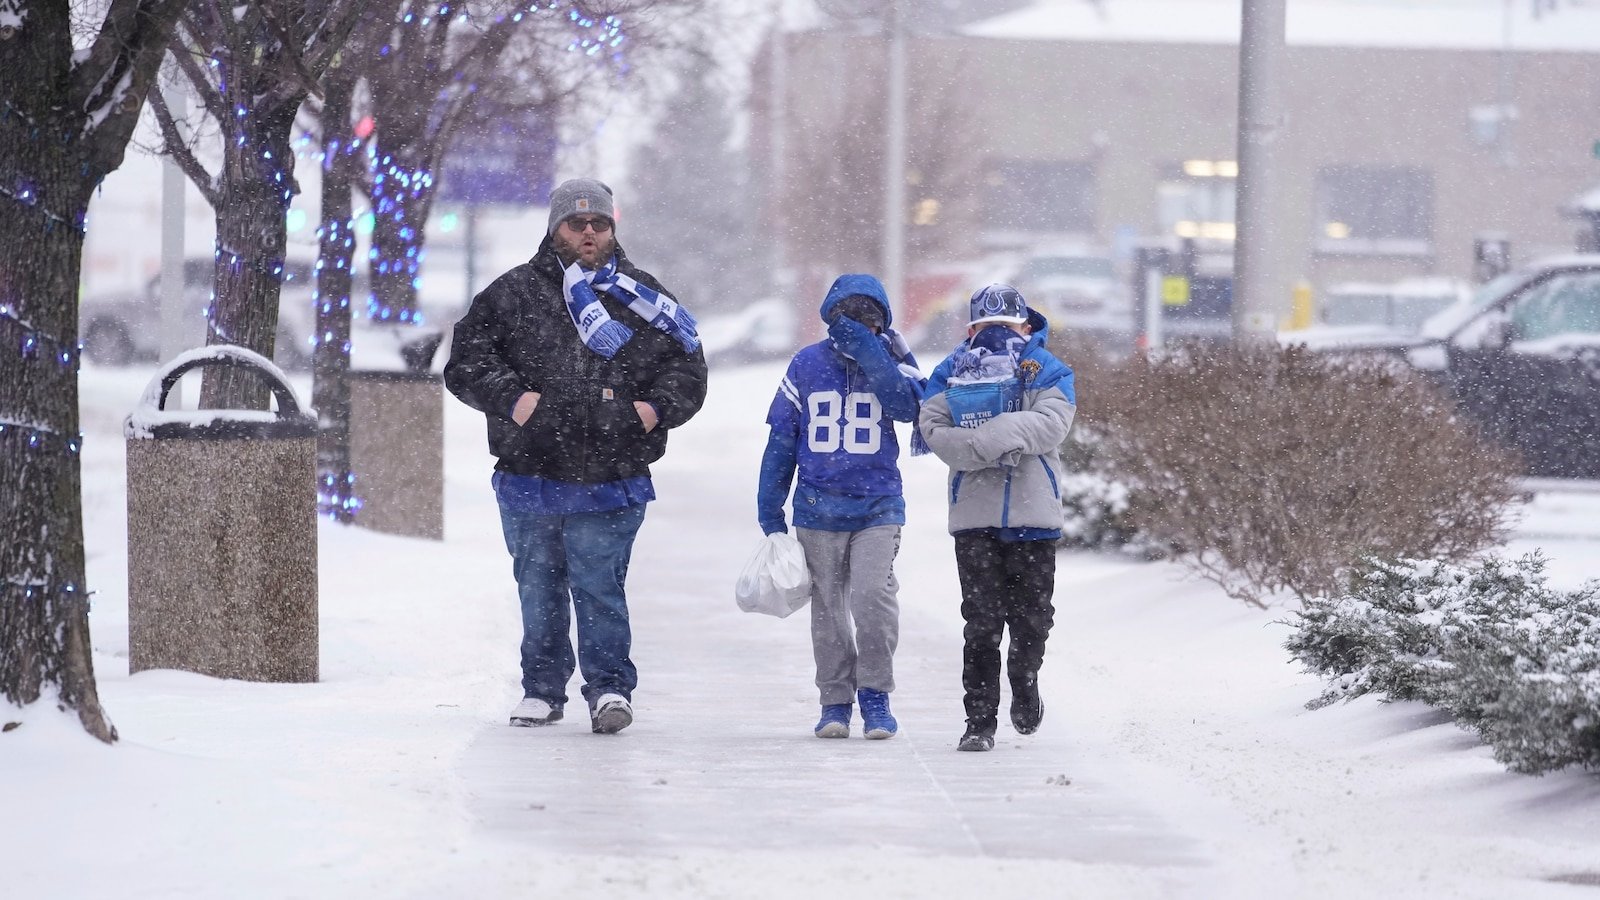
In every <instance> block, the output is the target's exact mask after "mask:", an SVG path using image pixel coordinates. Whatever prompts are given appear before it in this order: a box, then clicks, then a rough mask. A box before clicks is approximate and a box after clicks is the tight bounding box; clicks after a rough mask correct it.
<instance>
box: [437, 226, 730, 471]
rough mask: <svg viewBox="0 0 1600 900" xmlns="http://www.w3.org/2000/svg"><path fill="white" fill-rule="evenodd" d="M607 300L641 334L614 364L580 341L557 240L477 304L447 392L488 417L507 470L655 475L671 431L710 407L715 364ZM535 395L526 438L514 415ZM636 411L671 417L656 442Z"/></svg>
mask: <svg viewBox="0 0 1600 900" xmlns="http://www.w3.org/2000/svg"><path fill="white" fill-rule="evenodd" d="M616 253H617V268H618V270H619V271H621V272H622V273H624V274H626V275H629V276H631V277H632V278H633V279H634V280H636V281H638V282H639V283H641V284H645V285H649V286H650V287H652V288H655V289H656V290H658V291H662V292H663V293H668V292H667V291H666V290H665V289H664V288H662V287H661V284H660V283H659V282H658V281H656V280H655V278H654V277H653V276H651V275H650V274H649V273H648V272H645V271H643V270H641V269H638V268H636V267H634V266H633V264H632V263H630V262H629V261H628V258H627V256H626V255H624V254H623V252H622V248H621V247H620V246H619V247H617V249H616ZM599 296H600V302H601V303H603V304H604V305H605V308H606V312H608V313H610V314H611V317H612V318H613V319H615V320H617V321H618V322H621V323H622V324H624V325H627V326H628V327H629V328H632V329H633V337H632V338H630V339H629V340H628V342H627V343H626V344H624V345H623V346H622V349H621V350H618V351H617V354H616V355H615V356H613V357H612V358H611V359H606V358H605V357H603V356H601V355H600V354H598V353H595V352H594V351H593V350H590V349H589V348H588V347H587V346H585V345H584V343H583V341H582V340H581V339H580V338H579V337H578V329H577V328H576V327H575V326H574V325H573V324H572V317H571V315H569V314H568V313H567V306H566V301H565V300H564V298H563V296H562V292H561V263H560V261H559V260H558V259H557V258H556V252H555V247H554V246H553V244H552V243H551V239H550V238H549V237H546V238H545V240H544V243H542V244H540V245H539V251H538V252H537V253H535V254H534V256H533V258H532V259H530V260H529V261H528V262H526V263H523V264H522V265H520V266H517V267H516V268H514V269H512V270H511V271H509V272H507V273H505V274H504V275H502V276H500V277H499V278H497V279H495V280H494V283H492V284H490V285H489V286H488V287H486V288H484V289H483V290H482V291H481V292H480V293H479V294H478V296H476V297H474V298H473V299H472V305H471V307H469V308H468V309H467V314H466V315H465V316H464V317H462V319H461V321H460V322H457V323H456V327H455V334H454V336H453V337H452V339H451V341H450V361H449V362H448V363H446V364H445V367H444V383H445V386H446V387H448V388H449V389H450V392H451V393H453V394H455V395H456V396H457V397H459V398H461V401H462V402H463V403H465V404H467V405H468V406H470V407H472V408H473V409H476V410H479V411H481V412H483V413H484V414H485V415H486V416H487V417H488V420H489V452H490V453H493V454H494V455H495V456H496V457H497V458H498V459H499V462H498V463H497V464H496V465H495V468H496V469H499V470H501V471H505V472H514V473H516V474H519V475H537V476H539V477H541V478H549V479H553V480H556V481H566V482H576V483H580V484H601V483H604V482H608V481H616V480H619V479H623V478H632V477H635V476H641V475H649V474H650V463H652V462H655V461H656V460H658V459H660V458H661V454H662V453H664V452H665V451H666V448H667V431H668V430H669V429H672V428H676V427H678V426H679V425H682V424H683V423H685V422H687V421H689V418H690V417H691V416H693V415H694V414H695V413H696V412H698V411H699V410H700V405H701V404H702V403H704V402H705V397H706V358H705V354H704V352H702V351H700V350H696V351H695V352H693V353H690V352H688V351H686V350H684V349H683V345H682V344H680V343H679V342H678V340H677V339H676V338H673V337H671V336H670V335H668V334H666V333H665V332H662V331H659V330H657V329H656V328H653V327H651V326H650V324H649V323H647V322H645V320H644V319H642V318H641V317H640V316H639V315H638V314H637V313H635V312H633V310H631V309H629V308H628V307H627V306H626V305H625V304H623V303H622V302H620V301H618V300H616V299H615V298H613V297H611V296H610V295H608V294H605V293H603V292H602V293H599ZM524 391H537V392H538V393H539V394H540V398H539V405H538V406H537V407H536V408H535V409H534V411H533V415H532V416H531V417H530V418H529V419H528V422H527V424H526V425H523V426H521V427H518V425H517V423H516V422H514V421H513V420H512V419H511V409H512V407H513V406H515V405H516V402H517V398H518V397H520V396H522V394H523V392H524ZM635 400H644V401H648V402H649V403H652V404H654V405H655V408H656V412H657V414H658V415H659V416H660V421H659V422H658V423H657V425H656V427H655V429H654V430H652V431H650V432H649V433H646V432H645V430H644V423H643V422H641V421H640V420H639V414H638V412H637V411H636V410H635V409H634V406H633V401H635Z"/></svg>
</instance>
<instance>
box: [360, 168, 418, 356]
mask: <svg viewBox="0 0 1600 900" xmlns="http://www.w3.org/2000/svg"><path fill="white" fill-rule="evenodd" d="M367 159H368V166H369V169H370V171H371V173H372V215H373V228H372V246H371V248H370V249H369V250H368V251H367V259H368V261H369V263H370V266H371V271H372V282H373V286H374V288H377V287H378V286H379V285H381V284H384V283H388V284H398V285H400V286H401V290H400V292H399V293H400V294H401V296H404V297H406V298H415V296H416V291H418V290H420V289H421V287H422V275H421V271H422V260H423V258H424V256H425V255H426V251H424V250H423V249H422V244H423V234H422V229H423V228H424V227H426V223H425V222H423V221H421V220H422V219H423V218H424V217H425V216H426V210H427V209H428V206H429V203H428V200H429V199H430V197H431V195H432V192H433V185H434V178H433V173H432V172H429V171H427V170H426V169H420V168H417V169H413V168H408V167H407V166H405V165H403V164H401V163H399V162H397V161H396V160H395V159H394V157H392V156H384V157H383V158H382V159H379V158H378V148H377V142H376V141H374V142H372V143H370V144H369V145H368V155H367ZM382 293H384V292H383V291H381V290H374V291H373V293H372V294H370V295H369V296H368V298H367V318H369V319H371V320H372V321H374V322H399V323H400V324H402V325H421V324H422V314H421V313H420V312H418V311H417V309H416V308H415V306H414V305H412V303H402V304H400V305H398V306H391V305H390V304H388V303H386V302H384V300H383V299H381V297H380V294H382ZM413 302H414V300H413Z"/></svg>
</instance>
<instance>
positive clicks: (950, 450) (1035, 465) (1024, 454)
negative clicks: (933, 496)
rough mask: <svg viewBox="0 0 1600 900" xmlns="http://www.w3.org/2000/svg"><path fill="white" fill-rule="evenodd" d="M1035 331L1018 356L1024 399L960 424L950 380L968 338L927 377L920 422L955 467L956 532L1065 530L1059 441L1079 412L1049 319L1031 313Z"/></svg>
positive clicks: (952, 518)
mask: <svg viewBox="0 0 1600 900" xmlns="http://www.w3.org/2000/svg"><path fill="white" fill-rule="evenodd" d="M1028 324H1029V325H1030V326H1032V328H1033V333H1032V335H1031V336H1030V337H1029V339H1028V342H1027V344H1026V345H1025V346H1024V347H1023V349H1022V351H1021V353H1019V354H1018V357H1017V372H1016V377H1017V380H1018V382H1020V388H1021V391H1020V403H1019V404H1018V407H1019V408H1017V409H1016V410H1015V411H1013V412H1001V413H999V414H997V415H994V416H993V417H991V418H988V419H987V420H985V421H983V422H982V423H981V424H977V425H976V426H975V427H965V428H964V427H961V426H960V425H957V424H956V417H955V416H954V415H952V413H951V404H950V398H949V396H948V391H949V388H950V378H951V373H952V370H953V369H954V367H955V362H956V360H957V358H958V357H959V356H960V355H961V354H962V353H964V352H965V351H966V350H967V344H966V343H965V342H964V343H962V344H961V346H959V347H957V348H956V350H955V352H954V353H951V354H950V356H949V357H947V358H946V359H945V360H944V361H943V362H941V363H940V364H939V365H938V367H936V368H935V369H934V370H933V374H932V375H930V376H929V377H928V387H927V391H926V394H925V396H924V397H923V401H922V412H921V415H920V416H919V418H918V420H917V425H918V428H920V429H921V431H922V436H923V438H924V439H926V440H927V442H928V446H930V447H932V448H933V452H934V453H935V454H937V455H938V457H939V458H940V459H942V460H944V461H945V463H946V464H947V465H949V466H950V478H949V497H948V499H949V502H950V533H951V534H957V533H959V532H962V531H970V530H973V529H988V528H994V529H1005V530H1008V531H1011V532H1013V533H1021V534H1028V533H1035V534H1040V535H1044V534H1046V533H1050V532H1054V533H1056V534H1059V532H1060V530H1061V524H1062V516H1061V483H1060V473H1061V444H1062V442H1063V441H1065V440H1066V438H1067V431H1068V430H1069V429H1070V428H1071V427H1072V419H1073V416H1074V415H1075V414H1076V412H1077V408H1078V407H1077V392H1076V391H1075V389H1074V387H1073V377H1072V369H1071V368H1069V367H1068V366H1067V365H1066V364H1065V363H1063V362H1061V361H1060V360H1058V359H1056V358H1055V357H1054V356H1052V355H1050V352H1049V351H1048V350H1046V349H1045V342H1046V340H1047V338H1048V336H1049V323H1048V322H1047V321H1046V320H1045V318H1044V316H1042V315H1040V314H1039V312H1038V311H1037V310H1030V311H1029V313H1028Z"/></svg>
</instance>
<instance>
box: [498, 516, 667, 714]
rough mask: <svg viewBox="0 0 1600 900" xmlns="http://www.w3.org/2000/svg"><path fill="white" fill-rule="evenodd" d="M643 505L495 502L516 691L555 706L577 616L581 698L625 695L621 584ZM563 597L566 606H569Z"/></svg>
mask: <svg viewBox="0 0 1600 900" xmlns="http://www.w3.org/2000/svg"><path fill="white" fill-rule="evenodd" d="M643 522H644V504H638V505H635V506H627V507H623V508H622V509H615V510H608V511H606V512H590V513H573V514H570V515H554V516H550V515H535V514H532V513H527V512H522V511H518V510H514V509H509V508H507V506H506V504H504V503H501V504H500V525H501V528H502V529H503V530H504V531H505V536H506V549H507V550H509V551H511V558H512V571H513V572H514V573H515V574H516V578H517V590H518V593H519V594H520V595H521V598H522V692H523V694H524V695H525V696H528V697H537V698H539V699H541V700H545V701H548V702H549V703H551V704H553V705H555V706H561V705H563V704H565V703H566V702H567V682H568V681H570V680H571V679H572V669H573V655H572V640H571V638H570V637H569V632H570V630H571V624H572V616H571V612H572V610H573V609H576V610H577V614H578V655H577V663H578V665H579V666H580V667H581V668H582V671H583V681H584V685H583V696H584V699H586V700H588V701H589V703H590V704H591V705H593V703H594V701H595V699H596V698H598V697H599V696H600V695H601V694H608V693H611V694H621V695H622V696H624V697H627V698H628V699H629V700H632V699H633V689H634V688H635V687H636V686H637V685H638V683H639V676H638V672H637V671H635V669H634V667H633V660H631V659H629V658H628V653H629V651H630V650H631V649H632V645H633V633H632V631H631V630H629V627H628V598H627V595H626V593H625V591H624V588H623V583H624V582H625V581H626V580H627V577H628V558H629V556H631V555H632V553H633V539H634V536H635V535H637V534H638V533H639V526H640V525H641V524H643ZM569 602H570V606H569Z"/></svg>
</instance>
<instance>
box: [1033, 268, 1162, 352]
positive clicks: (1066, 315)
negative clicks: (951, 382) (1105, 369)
mask: <svg viewBox="0 0 1600 900" xmlns="http://www.w3.org/2000/svg"><path fill="white" fill-rule="evenodd" d="M1009 280H1010V283H1011V285H1012V286H1013V287H1015V288H1016V289H1017V290H1019V291H1021V292H1022V296H1024V297H1026V298H1027V300H1028V304H1029V305H1030V306H1033V307H1035V308H1037V309H1038V310H1039V311H1040V312H1042V313H1043V314H1044V315H1045V317H1046V318H1047V319H1049V320H1050V327H1051V329H1052V330H1055V331H1059V332H1062V333H1079V334H1084V335H1086V336H1089V337H1092V338H1095V339H1097V340H1100V339H1104V340H1108V341H1114V342H1119V343H1128V342H1131V340H1132V337H1133V331H1134V316H1133V300H1132V297H1131V295H1130V294H1129V292H1128V289H1127V286H1126V285H1125V284H1124V283H1123V279H1122V278H1120V277H1118V274H1117V269H1116V266H1115V265H1113V264H1112V262H1111V259H1110V257H1108V256H1103V255H1100V254H1097V253H1094V252H1091V251H1087V250H1075V249H1074V250H1044V251H1039V252H1037V253H1035V254H1034V255H1032V256H1028V257H1026V258H1025V259H1023V260H1022V261H1021V263H1020V264H1019V265H1018V266H1017V268H1016V270H1015V271H1014V272H1013V273H1012V274H1011V275H1010V278H1009Z"/></svg>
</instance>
